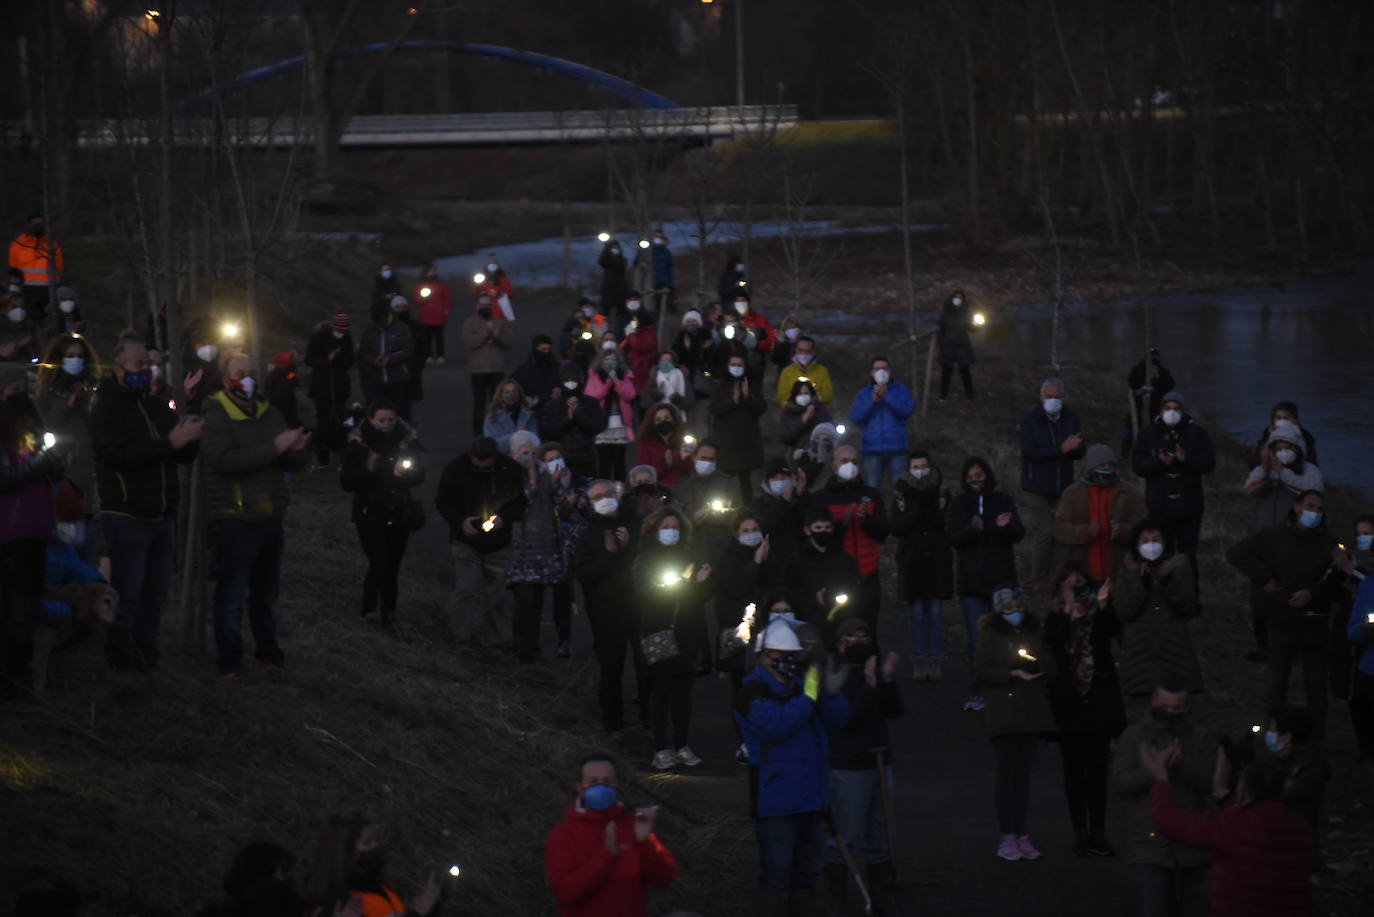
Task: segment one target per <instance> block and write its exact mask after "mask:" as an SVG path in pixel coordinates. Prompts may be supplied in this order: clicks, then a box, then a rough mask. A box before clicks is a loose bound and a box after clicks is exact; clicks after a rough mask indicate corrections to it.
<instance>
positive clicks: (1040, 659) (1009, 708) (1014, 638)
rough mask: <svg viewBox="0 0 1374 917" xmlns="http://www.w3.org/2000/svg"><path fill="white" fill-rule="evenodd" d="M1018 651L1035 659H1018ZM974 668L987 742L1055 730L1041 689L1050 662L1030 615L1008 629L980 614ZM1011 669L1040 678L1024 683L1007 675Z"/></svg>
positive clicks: (1036, 621) (1041, 630)
mask: <svg viewBox="0 0 1374 917" xmlns="http://www.w3.org/2000/svg"><path fill="white" fill-rule="evenodd" d="M1022 649H1024V650H1025V651H1026V654H1027V655H1028V656H1034V657H1035V658H1034V660H1033V661H1032V660H1030V659H1027V658H1024V657H1022V656H1021V655H1020V653H1019V651H1020V650H1022ZM973 669H974V677H975V678H977V679H978V681H979V683H980V684H982V685H983V705H984V707H983V709H984V710H986V711H987V720H988V738H989V739H997V738H1001V737H1002V736H1009V735H1025V734H1036V733H1039V734H1042V735H1053V734H1054V733H1055V732H1056V731H1058V730H1057V727H1056V725H1055V722H1054V713H1053V711H1052V710H1051V709H1050V696H1049V690H1048V688H1047V687H1046V684H1045V683H1046V682H1047V681H1049V680H1051V679H1052V678H1053V676H1054V674H1055V664H1054V657H1053V655H1052V654H1051V653H1050V652H1049V651H1048V650H1046V649H1045V633H1044V628H1043V626H1042V625H1041V624H1040V621H1039V619H1038V618H1036V617H1035V616H1034V615H1032V614H1031V613H1030V612H1027V613H1026V617H1025V618H1024V619H1023V620H1022V622H1021V626H1020V627H1019V628H1013V627H1012V626H1011V625H1010V624H1008V623H1007V622H1006V621H1005V620H1004V619H1003V618H1002V616H1001V615H997V614H986V615H983V617H982V619H981V620H980V621H979V622H978V651H977V653H976V654H975V655H974V660H973ZM1015 669H1022V670H1024V671H1026V672H1030V673H1031V674H1034V673H1036V672H1041V673H1043V674H1042V675H1041V677H1039V678H1037V679H1035V680H1034V681H1023V680H1022V679H1020V678H1013V677H1012V676H1011V673H1012V671H1013V670H1015Z"/></svg>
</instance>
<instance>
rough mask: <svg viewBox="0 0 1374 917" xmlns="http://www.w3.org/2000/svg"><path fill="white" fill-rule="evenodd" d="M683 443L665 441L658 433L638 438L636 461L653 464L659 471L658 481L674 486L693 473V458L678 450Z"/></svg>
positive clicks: (641, 463) (655, 469)
mask: <svg viewBox="0 0 1374 917" xmlns="http://www.w3.org/2000/svg"><path fill="white" fill-rule="evenodd" d="M681 445H682V444H681V443H678V444H677V445H669V444H667V443H664V442H663V440H662V439H660V438H659V437H658V434H657V433H655V434H654V435H652V436H649V437H646V438H644V439H640V440H637V441H636V442H635V463H636V464H638V465H652V466H653V469H654V471H656V472H658V483H660V484H662V485H663V486H664V487H672V486H673V485H674V484H676V483H678V482H679V481H681V480H682V479H684V478H686V477H688V476H690V475H691V473H692V462H691V460H690V459H685V458H683V457H682V456H681V455H680V454H679V452H678V449H679V448H680V447H681ZM669 458H672V459H673V463H672V464H671V465H670V464H668V459H669Z"/></svg>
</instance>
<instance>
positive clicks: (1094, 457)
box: [1083, 443, 1119, 471]
mask: <svg viewBox="0 0 1374 917" xmlns="http://www.w3.org/2000/svg"><path fill="white" fill-rule="evenodd" d="M1116 464H1119V462H1118V461H1117V458H1116V453H1115V452H1113V451H1112V447H1111V446H1109V445H1107V444H1106V443H1093V444H1092V445H1091V446H1089V447H1088V453H1087V455H1086V456H1085V457H1084V459H1083V467H1085V468H1087V469H1088V470H1089V471H1092V470H1094V469H1096V468H1098V467H1099V466H1102V465H1116Z"/></svg>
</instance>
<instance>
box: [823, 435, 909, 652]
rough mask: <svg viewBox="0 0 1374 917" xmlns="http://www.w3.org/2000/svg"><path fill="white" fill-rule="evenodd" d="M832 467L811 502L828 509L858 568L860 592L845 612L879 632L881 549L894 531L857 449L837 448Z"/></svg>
mask: <svg viewBox="0 0 1374 917" xmlns="http://www.w3.org/2000/svg"><path fill="white" fill-rule="evenodd" d="M831 467H832V469H833V471H834V477H832V478H831V479H830V483H828V484H826V486H825V487H824V488H822V489H821V490H819V491H817V492H816V493H815V494H813V495H812V496H811V498H810V500H809V503H810V505H812V506H823V507H825V508H827V509H829V511H830V515H831V518H833V519H834V520H835V528H836V531H837V532H838V533H839V536H840V544H841V547H843V548H844V551H845V553H847V554H848V555H849V556H850V557H852V558H854V562H855V563H856V564H857V565H858V568H859V590H858V595H857V596H850V598H849V604H848V607H847V609H846V612H845V613H846V614H847V615H857V616H858V617H860V618H863V620H864V621H865V622H866V623H867V624H868V627H869V630H870V632H871V633H876V632H877V627H878V612H879V610H880V609H881V606H882V588H881V586H880V584H879V577H878V574H879V564H878V560H879V551H880V550H881V547H882V543H883V541H884V540H886V538H887V536H888V533H889V532H890V531H891V529H890V527H889V525H888V521H887V510H886V508H885V507H884V506H883V497H882V494H881V493H880V492H879V491H878V489H877V488H876V487H871V486H869V485H868V484H867V483H865V481H864V480H863V478H862V477H861V473H860V471H859V452H858V450H857V449H855V448H854V447H853V446H851V445H848V444H845V445H841V446H839V447H837V448H836V449H835V457H834V460H833V461H832V463H831ZM826 610H827V611H828V610H829V609H826Z"/></svg>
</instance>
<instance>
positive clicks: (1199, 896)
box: [1112, 683, 1225, 917]
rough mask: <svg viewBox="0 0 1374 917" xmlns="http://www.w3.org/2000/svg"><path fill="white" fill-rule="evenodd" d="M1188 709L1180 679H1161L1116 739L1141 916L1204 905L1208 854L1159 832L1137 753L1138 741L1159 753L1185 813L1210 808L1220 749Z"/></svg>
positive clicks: (1116, 774) (1199, 909) (1148, 777)
mask: <svg viewBox="0 0 1374 917" xmlns="http://www.w3.org/2000/svg"><path fill="white" fill-rule="evenodd" d="M1191 713H1192V704H1191V701H1190V700H1189V697H1188V689H1187V688H1186V687H1185V686H1183V685H1176V684H1167V683H1166V684H1161V685H1159V686H1157V687H1156V688H1155V690H1154V694H1153V696H1152V697H1151V698H1150V709H1149V710H1147V711H1145V713H1144V714H1143V715H1142V716H1141V719H1140V721H1139V722H1137V723H1134V724H1133V725H1131V726H1130V727H1129V728H1127V730H1126V731H1125V732H1124V733H1122V735H1121V738H1120V739H1119V740H1118V741H1117V743H1116V759H1115V761H1114V762H1113V765H1114V766H1113V768H1112V785H1113V788H1114V789H1115V790H1116V794H1117V795H1118V796H1120V797H1122V798H1123V799H1125V800H1126V818H1127V824H1128V830H1129V833H1130V847H1129V851H1128V857H1129V861H1130V864H1131V871H1132V872H1133V873H1134V874H1135V882H1136V895H1137V897H1138V898H1139V899H1140V914H1141V917H1168V915H1170V914H1182V915H1185V917H1186V915H1199V914H1203V913H1205V912H1206V908H1207V870H1208V867H1209V866H1210V864H1211V856H1210V855H1209V854H1208V853H1207V852H1206V851H1205V850H1199V849H1198V848H1196V847H1189V846H1187V845H1186V844H1181V843H1178V842H1177V841H1172V840H1170V839H1169V838H1168V837H1166V836H1165V835H1164V834H1163V833H1161V832H1160V830H1159V826H1158V825H1156V824H1155V820H1154V815H1153V813H1152V812H1151V808H1150V790H1151V788H1152V787H1153V786H1154V783H1155V778H1154V776H1153V775H1152V773H1151V771H1150V770H1149V768H1147V767H1146V763H1145V762H1144V761H1143V760H1142V758H1141V748H1142V746H1144V747H1147V748H1151V749H1155V750H1159V751H1163V752H1165V760H1166V762H1167V768H1168V786H1169V791H1170V793H1171V795H1172V796H1173V802H1174V805H1175V806H1176V807H1177V808H1179V809H1182V810H1183V811H1186V812H1196V813H1205V812H1209V811H1211V809H1212V808H1213V806H1214V805H1215V800H1214V790H1215V789H1216V787H1215V786H1214V784H1215V782H1216V781H1215V779H1214V778H1215V776H1216V775H1217V773H1218V770H1219V768H1223V767H1225V764H1224V761H1225V754H1224V752H1222V750H1221V748H1220V747H1219V745H1218V744H1217V740H1216V737H1215V736H1211V735H1208V734H1206V733H1204V732H1203V731H1202V730H1201V728H1200V727H1199V726H1198V724H1197V723H1195V722H1194V720H1193V717H1192V715H1191Z"/></svg>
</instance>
